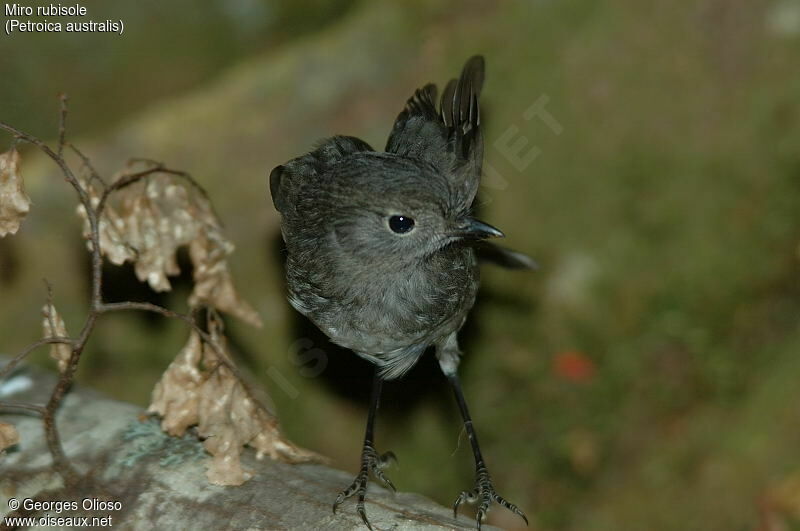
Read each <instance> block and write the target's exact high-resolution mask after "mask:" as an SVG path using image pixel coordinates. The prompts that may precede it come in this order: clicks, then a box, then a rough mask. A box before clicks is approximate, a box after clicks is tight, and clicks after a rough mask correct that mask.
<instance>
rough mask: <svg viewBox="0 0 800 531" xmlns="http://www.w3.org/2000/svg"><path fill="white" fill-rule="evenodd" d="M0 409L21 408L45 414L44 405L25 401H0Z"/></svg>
mask: <svg viewBox="0 0 800 531" xmlns="http://www.w3.org/2000/svg"><path fill="white" fill-rule="evenodd" d="M0 409H22V410H24V411H33V412H34V413H38V414H39V415H41V416H44V414H45V407H44V406H40V405H38V404H29V403H27V402H0Z"/></svg>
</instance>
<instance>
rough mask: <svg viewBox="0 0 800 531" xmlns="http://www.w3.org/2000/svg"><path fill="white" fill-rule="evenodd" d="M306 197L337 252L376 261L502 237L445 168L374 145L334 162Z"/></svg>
mask: <svg viewBox="0 0 800 531" xmlns="http://www.w3.org/2000/svg"><path fill="white" fill-rule="evenodd" d="M318 185H319V186H318V187H317V189H316V193H313V194H311V196H310V197H306V198H304V200H303V201H302V202H303V203H305V204H306V205H307V209H306V212H308V213H311V212H312V211H314V217H315V221H316V223H315V225H316V226H317V227H318V230H319V231H320V232H326V233H327V236H328V237H327V238H326V240H327V241H328V242H329V243H330V244H331V245H333V246H335V247H337V248H338V251H339V253H340V255H344V256H346V257H349V258H350V259H353V260H356V261H359V262H363V263H367V264H374V265H375V266H380V265H387V266H389V267H392V264H396V265H397V266H403V265H409V264H413V263H418V262H419V261H421V260H425V259H426V258H428V257H430V256H433V255H435V254H436V253H437V252H439V251H441V250H443V249H445V248H448V247H450V246H453V245H464V244H470V243H473V242H476V241H479V240H483V239H486V238H493V237H502V236H503V233H502V232H500V231H499V230H498V229H496V228H494V227H492V226H491V225H488V224H486V223H483V222H481V221H478V220H476V219H474V218H472V217H471V216H470V213H469V205H463V204H460V200H459V195H458V194H457V193H456V192H455V191H454V190H453V189H452V185H451V183H450V182H449V181H448V180H447V177H446V176H443V175H441V174H440V173H439V172H437V171H436V169H435V168H434V167H432V166H430V165H428V164H426V163H424V162H420V161H413V160H409V159H404V158H401V157H396V156H392V155H387V154H378V153H374V152H365V153H359V154H357V155H355V156H353V157H350V158H348V160H346V161H343V162H342V163H341V164H337V165H335V166H334V167H333V168H332V169H331V173H330V174H329V175H328V176H325V177H323V178H321V179H320V180H319V182H318Z"/></svg>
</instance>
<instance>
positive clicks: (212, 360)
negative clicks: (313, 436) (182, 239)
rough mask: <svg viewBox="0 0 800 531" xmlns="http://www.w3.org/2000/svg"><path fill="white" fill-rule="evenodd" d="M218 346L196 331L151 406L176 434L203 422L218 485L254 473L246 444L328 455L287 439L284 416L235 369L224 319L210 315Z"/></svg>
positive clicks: (285, 455) (280, 455)
mask: <svg viewBox="0 0 800 531" xmlns="http://www.w3.org/2000/svg"><path fill="white" fill-rule="evenodd" d="M209 328H210V334H211V340H212V342H213V345H209V344H202V343H201V338H200V337H199V336H198V335H197V334H196V333H195V332H193V333H192V336H191V337H190V338H189V343H188V344H187V346H186V347H185V348H184V349H183V350H182V351H181V353H180V354H179V355H178V357H177V358H176V360H175V361H174V362H173V363H172V364H171V365H170V367H169V368H168V369H167V371H166V372H165V373H164V376H163V377H162V379H161V381H160V382H159V383H158V385H156V388H155V390H154V392H153V401H152V404H151V406H150V408H149V411H151V412H154V413H158V414H160V415H162V417H163V419H162V427H163V429H164V430H165V431H167V432H168V433H170V434H171V435H180V434H182V433H184V431H185V430H186V428H187V427H189V426H191V425H194V424H197V431H198V434H199V435H200V436H201V437H203V438H204V442H203V444H204V446H205V448H206V451H208V453H209V454H211V456H212V458H211V460H210V461H209V463H208V470H207V472H206V476H207V478H208V480H209V481H210V482H211V483H213V484H216V485H241V484H242V483H244V482H245V481H247V480H248V479H250V477H252V472H251V471H248V470H245V469H244V468H242V464H241V460H240V456H241V453H242V451H243V449H244V446H245V445H250V446H252V447H254V448H255V449H256V451H257V457H258V458H259V459H260V458H261V457H263V456H264V455H269V456H271V457H273V458H275V459H280V460H282V461H287V462H300V461H318V460H321V459H322V458H321V457H320V456H318V455H317V454H314V453H313V452H310V451H308V450H304V449H302V448H299V447H297V446H295V445H294V444H292V443H291V442H290V441H288V440H286V439H285V438H284V437H283V436H282V435H281V433H280V429H279V425H278V420H277V419H276V418H275V416H274V415H272V414H271V413H270V412H269V411H268V410H267V409H266V408H264V407H263V405H262V404H261V403H259V402H258V400H256V399H255V397H254V396H253V394H252V392H251V391H250V390H249V388H248V387H247V386H246V385H245V384H244V382H243V381H242V380H241V378H240V376H239V375H238V374H237V372H236V370H235V369H234V368H233V365H232V362H231V361H230V356H229V355H228V353H227V346H226V344H225V338H224V336H223V335H222V331H221V323H220V322H219V321H218V320H217V318H215V317H213V314H212V316H211V317H209Z"/></svg>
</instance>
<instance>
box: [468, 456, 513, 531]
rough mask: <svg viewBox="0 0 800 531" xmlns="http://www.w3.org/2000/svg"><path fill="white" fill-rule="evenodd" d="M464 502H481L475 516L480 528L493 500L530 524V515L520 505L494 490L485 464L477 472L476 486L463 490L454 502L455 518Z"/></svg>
mask: <svg viewBox="0 0 800 531" xmlns="http://www.w3.org/2000/svg"><path fill="white" fill-rule="evenodd" d="M464 502H467V503H476V502H478V503H479V505H478V512H477V515H476V516H475V520H476V521H477V524H478V529H480V528H481V522H483V519H484V518H485V517H486V513H487V512H488V511H489V506H490V505H491V504H492V502H496V503H498V504H499V505H502V506H503V507H505V508H506V509H508V510H509V511H511V512H512V513H514V514H516V515H518V516H519V517H520V518H522V519H523V520H525V525H528V517H527V516H525V513H523V512H522V510H521V509H520V508H519V507H517V506H516V505H514V504H513V503H511V502H509V501H507V500H506V499H505V498H503V497H502V496H500V495H499V494H497V491H495V490H494V485H492V478H491V477H490V476H489V472H488V471H487V470H486V467H485V466H482V465H481V466H479V467H478V469H477V471H476V472H475V488H474V489H472V490H470V491H466V490H465V491H462V492H461V494H459V495H458V498H456V501H455V503H454V504H453V518H458V507H459V506H460V505H461V504H462V503H464Z"/></svg>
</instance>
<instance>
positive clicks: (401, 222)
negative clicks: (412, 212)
mask: <svg viewBox="0 0 800 531" xmlns="http://www.w3.org/2000/svg"><path fill="white" fill-rule="evenodd" d="M389 228H390V229H392V232H396V233H397V234H405V233H407V232H411V230H412V229H413V228H414V220H413V219H412V218H410V217H408V216H392V217H390V218H389Z"/></svg>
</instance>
